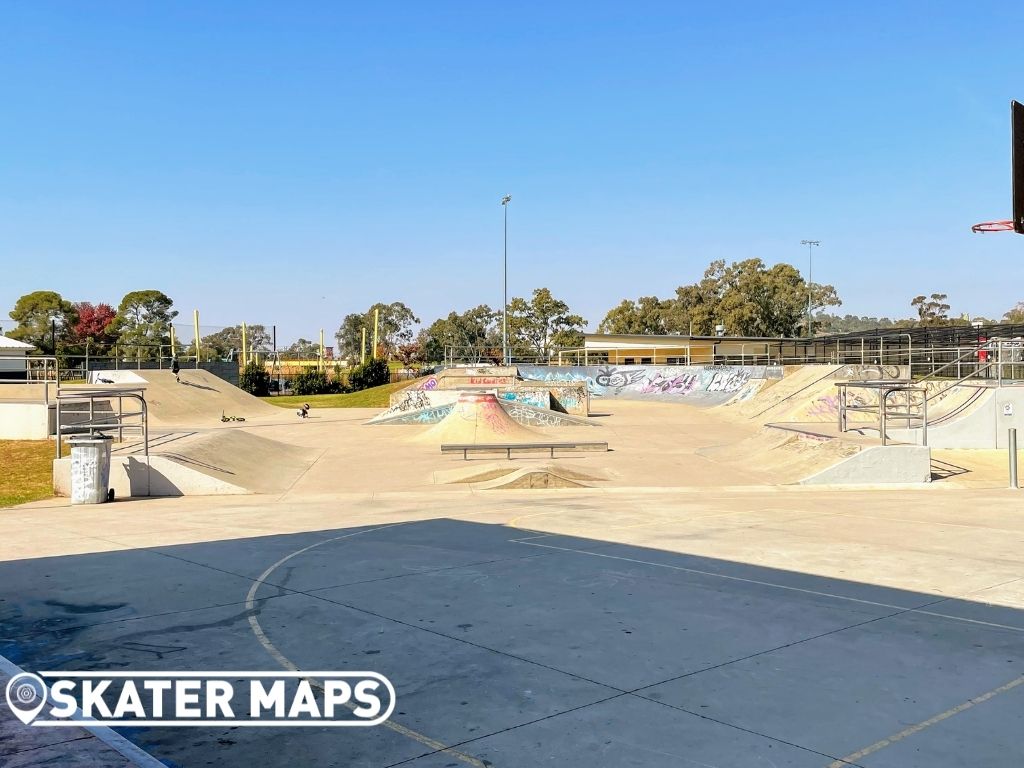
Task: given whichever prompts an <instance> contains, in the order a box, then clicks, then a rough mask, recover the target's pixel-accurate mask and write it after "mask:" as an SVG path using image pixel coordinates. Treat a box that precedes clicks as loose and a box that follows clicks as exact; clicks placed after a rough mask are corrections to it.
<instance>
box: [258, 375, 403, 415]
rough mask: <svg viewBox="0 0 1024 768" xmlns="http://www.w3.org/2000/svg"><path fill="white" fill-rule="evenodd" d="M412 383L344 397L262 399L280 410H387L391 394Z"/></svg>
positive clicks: (351, 393)
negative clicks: (305, 404)
mask: <svg viewBox="0 0 1024 768" xmlns="http://www.w3.org/2000/svg"><path fill="white" fill-rule="evenodd" d="M412 382H413V380H411V379H410V380H406V381H396V382H395V383H393V384H384V385H382V386H379V387H370V389H363V390H360V391H359V392H350V393H348V394H346V395H282V396H280V397H264V398H262V399H263V400H264V401H265V402H267V403H270V404H271V405H276V406H279V407H281V408H295V407H297V406H300V405H302V404H303V403H309V404H310V406H311V407H313V408H387V407H388V406H389V405H390V404H391V393H392V392H397V391H398V390H400V389H405V388H406V387H408V386H409V385H410V384H411V383H412Z"/></svg>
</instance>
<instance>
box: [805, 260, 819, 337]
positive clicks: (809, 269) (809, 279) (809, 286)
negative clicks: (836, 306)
mask: <svg viewBox="0 0 1024 768" xmlns="http://www.w3.org/2000/svg"><path fill="white" fill-rule="evenodd" d="M800 245H806V246H807V338H808V339H809V338H811V336H812V335H813V331H812V330H811V290H812V286H813V285H814V283H813V282H812V280H813V277H812V276H813V274H814V273H813V267H814V247H815V246H819V245H821V240H801V241H800Z"/></svg>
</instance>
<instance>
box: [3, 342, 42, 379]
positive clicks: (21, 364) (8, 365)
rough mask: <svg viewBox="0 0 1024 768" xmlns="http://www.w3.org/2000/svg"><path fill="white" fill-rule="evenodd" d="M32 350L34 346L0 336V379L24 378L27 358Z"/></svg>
mask: <svg viewBox="0 0 1024 768" xmlns="http://www.w3.org/2000/svg"><path fill="white" fill-rule="evenodd" d="M34 349H35V347H34V346H32V345H31V344H26V343H25V342H24V341H18V340H17V339H12V338H11V337H9V336H0V377H2V378H5V379H11V378H18V379H23V378H25V371H26V370H27V369H28V364H27V358H28V355H29V353H30V352H31V351H32V350H34Z"/></svg>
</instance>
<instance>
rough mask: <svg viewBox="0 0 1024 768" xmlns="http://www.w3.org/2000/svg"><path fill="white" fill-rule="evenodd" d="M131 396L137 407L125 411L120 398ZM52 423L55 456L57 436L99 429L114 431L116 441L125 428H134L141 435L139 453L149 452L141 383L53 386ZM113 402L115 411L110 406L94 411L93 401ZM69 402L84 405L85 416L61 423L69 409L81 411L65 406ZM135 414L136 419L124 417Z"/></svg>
mask: <svg viewBox="0 0 1024 768" xmlns="http://www.w3.org/2000/svg"><path fill="white" fill-rule="evenodd" d="M126 398H127V399H129V400H134V401H136V402H138V403H139V406H140V407H139V410H138V411H127V412H126V411H125V410H124V400H125V399H126ZM56 402H57V408H56V411H57V412H56V423H55V427H54V435H55V437H56V440H55V442H56V444H57V445H56V449H55V453H56V457H57V458H58V459H59V458H61V453H62V448H61V438H62V437H63V436H64V435H72V434H83V433H88V434H89V436H90V437H92V436H93V435H95V434H97V433H99V434H106V433H108V432H113V431H115V430H116V432H117V441H118V442H119V443H123V442H124V433H125V431H126V430H127V431H136V432H138V433H139V434H141V435H142V452H143V455H145V456H149V407H148V406H147V404H146V396H145V388H144V387H106V388H100V387H75V388H74V389H73V390H72V391H68V390H61V389H58V390H57V397H56ZM99 402H102V403H114V402H116V403H117V412H116V413H115V412H114V410H113V407H111V409H110V412H109V413H107V412H105V411H104V412H102V413H100V414H99V415H98V414H97V409H96V405H97V403H99ZM71 403H81V404H84V405H88V412H87V413H88V418H86V419H77V418H76V419H75V420H74V422H73V423H65V417H66V416H67V415H69V414H71V413H75V414H79V415H83V414H84V413H85V412H84V411H78V410H71V411H69V410H68V408H67V406H68V405H69V404H71ZM135 418H138V419H139V421H138V422H137V423H134V422H131V421H126V419H135Z"/></svg>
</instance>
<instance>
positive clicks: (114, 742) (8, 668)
mask: <svg viewBox="0 0 1024 768" xmlns="http://www.w3.org/2000/svg"><path fill="white" fill-rule="evenodd" d="M0 671H3V672H5V673H6V674H8V675H10V676H11V677H14V676H15V675H20V674H22V673H24V672H25V670H24V669H22V668H21V667H19V666H18V665H17V664H15V663H14V662H13V661H11V660H10V659H6V658H4V657H3V656H0ZM71 719H72V720H74V721H77V725H78V726H79V727H80V728H82V730H85V731H88V732H89V733H91V734H92V735H93V736H95V737H96V738H97V739H99V740H100V741H102V742H103V743H104V744H106V745H107V746H108V747H110V748H111V749H113V750H114V751H115V752H118V753H119V754H121V755H122V756H124V757H125V758H126V759H127V760H128V761H129V762H131V763H133V764H134V765H137V766H139V768H167V766H166V765H164V764H163V763H161V762H160V761H159V760H157V759H156V758H155V757H153V756H152V755H151V754H149V753H148V752H146V751H145V750H144V749H142V748H141V747H139V746H138V745H136V744H133V743H132V742H130V741H128V739H126V738H125V737H124V736H122V735H121V734H119V733H118V732H117V731H115V730H113V729H111V728H109V727H107V726H105V725H90V724H89V723H90V719H89V718H86V717H85V715H83V714H82V710H80V709H77V708H76V709H75V714H73V715H72V716H71ZM26 727H29V726H26ZM72 743H74V742H66V741H65V742H61V743H58V744H54V745H53V746H54V747H67V746H68V745H70V744H72ZM14 754H15V755H16V754H17V753H16V752H15V753H14Z"/></svg>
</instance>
